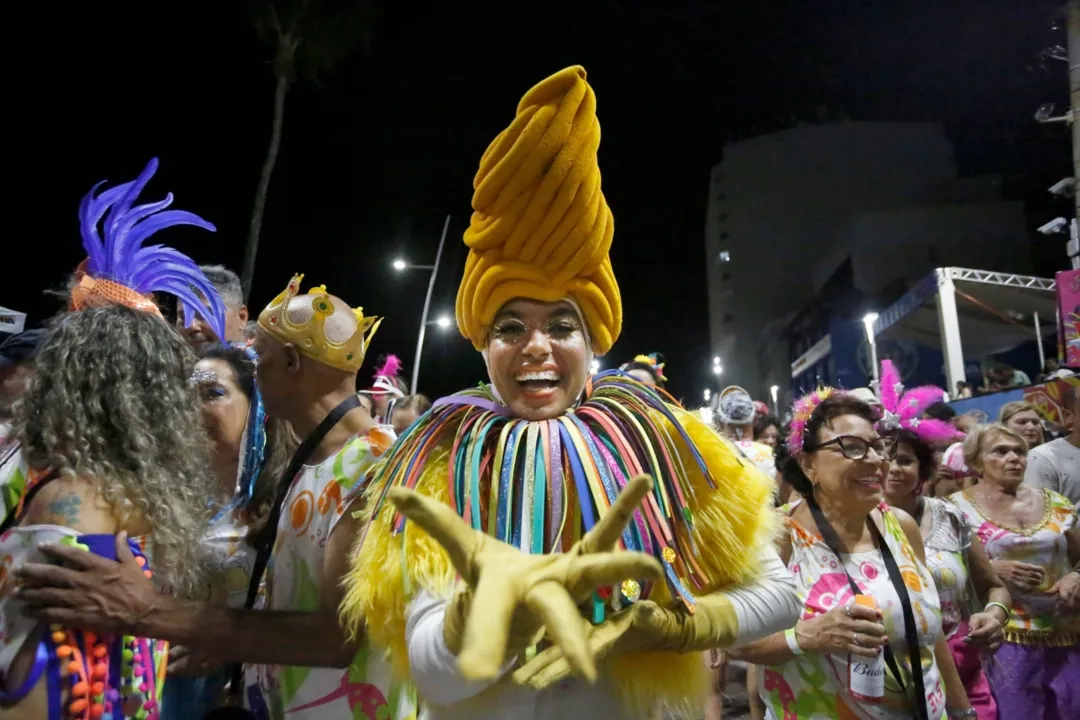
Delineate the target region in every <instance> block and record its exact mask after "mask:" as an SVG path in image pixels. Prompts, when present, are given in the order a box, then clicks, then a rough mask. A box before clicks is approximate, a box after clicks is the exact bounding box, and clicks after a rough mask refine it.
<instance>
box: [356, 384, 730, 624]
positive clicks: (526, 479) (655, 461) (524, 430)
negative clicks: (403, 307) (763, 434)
mask: <svg viewBox="0 0 1080 720" xmlns="http://www.w3.org/2000/svg"><path fill="white" fill-rule="evenodd" d="M662 392H663V391H659V392H658V391H657V390H656V389H655V388H651V387H649V386H646V385H643V384H641V383H639V382H636V381H635V380H633V379H632V378H630V377H629V376H627V375H625V374H624V373H622V372H619V371H615V370H609V371H606V372H603V373H600V374H598V375H595V376H593V377H592V378H591V379H590V381H589V382H588V384H587V386H586V390H585V396H584V399H583V401H582V402H581V403H580V404H579V405H578V406H577V407H575V408H572V409H571V410H569V411H568V412H567V413H566V414H565V415H563V416H561V417H558V418H555V419H553V420H546V421H536V422H531V421H527V420H521V419H517V418H513V417H510V412H509V410H508V409H507V408H506V407H505V406H504V405H502V404H501V403H500V402H499V401H498V399H497V398H496V397H495V395H494V393H493V391H492V389H491V388H490V386H487V385H482V386H480V387H479V388H477V389H473V390H466V391H464V392H461V393H458V394H456V395H451V396H449V397H446V398H442V399H440V400H438V401H437V402H436V403H435V405H434V407H433V408H432V409H431V411H429V412H428V413H427V414H426V415H425V416H424V417H422V418H420V419H419V420H417V421H416V422H415V423H413V425H412V426H411V427H410V428H409V429H408V430H407V431H406V432H405V434H403V435H402V436H401V438H399V440H398V443H397V447H396V448H395V449H394V451H393V452H392V453H391V456H390V457H388V458H387V461H386V462H385V463H384V464H383V465H381V466H380V467H379V468H378V469H377V470H376V472H377V473H378V475H377V477H376V478H375V479H374V480H375V483H376V484H377V485H382V487H383V490H382V494H381V495H380V497H378V498H377V499H376V503H375V508H374V511H375V512H376V513H378V512H379V510H380V509H381V507H382V504H383V503H384V502H385V500H386V492H387V491H388V490H389V489H390V488H392V487H406V488H410V489H414V488H415V487H416V485H417V483H418V482H419V480H420V477H421V475H422V473H423V469H424V463H425V461H426V459H427V458H428V457H429V456H430V452H431V450H432V449H433V448H435V447H436V446H437V445H440V444H443V443H447V442H448V441H449V445H450V462H449V472H448V477H447V483H448V485H449V497H450V501H451V505H452V506H453V507H454V509H455V510H456V511H457V512H458V513H459V514H460V515H461V517H462V518H464V519H465V521H466V522H468V523H469V524H470V525H472V527H473V528H475V529H476V530H479V531H482V532H484V533H487V534H489V535H491V536H493V537H495V538H498V539H499V540H501V541H503V542H506V543H509V544H510V545H513V546H514V547H516V548H518V549H520V550H521V551H522V552H525V553H530V554H542V553H550V552H559V551H561V550H563V549H565V548H568V547H570V546H571V545H572V544H573V543H574V542H576V541H577V540H579V539H580V538H581V536H582V535H583V534H584V533H586V532H588V531H589V530H591V529H592V528H593V526H594V525H595V524H596V522H597V521H598V520H599V518H600V517H602V516H603V515H604V514H605V513H607V512H608V510H609V509H610V508H611V505H612V503H614V502H615V498H616V497H617V496H618V494H619V492H620V491H621V490H622V488H623V487H624V486H625V485H626V483H627V482H628V480H629V479H630V478H632V477H634V476H635V475H637V474H639V473H647V474H649V475H651V476H652V477H653V478H654V479H655V480H656V484H655V485H654V488H653V491H652V492H651V493H650V494H649V495H648V496H647V497H646V499H645V501H644V502H643V503H642V506H641V508H640V509H639V510H638V511H637V512H635V513H634V517H633V519H632V521H631V523H630V525H629V526H628V527H627V528H626V530H625V531H624V532H623V534H622V538H621V542H620V546H621V547H623V548H625V549H626V550H632V551H637V552H644V553H648V554H650V555H652V556H654V557H656V558H657V559H658V560H659V561H660V562H661V564H662V565H663V568H664V573H665V576H666V579H667V583H668V586H669V588H670V590H671V592H672V595H673V596H674V597H678V598H680V599H681V600H682V601H683V602H684V603H685V604H686V606H687V607H688V608H689V609H691V610H692V609H693V606H694V599H693V595H692V594H691V593H690V590H689V587H691V586H693V587H695V588H699V589H700V588H703V587H706V586H708V585H709V578H707V577H706V576H705V573H704V571H703V570H702V569H701V567H700V565H699V564H698V563H697V562H696V561H695V559H694V556H695V554H696V553H695V550H696V549H695V547H694V541H693V528H694V517H693V513H692V512H691V511H690V507H689V503H688V497H689V496H690V495H692V492H693V491H692V489H691V487H690V481H689V477H688V474H687V468H686V467H685V466H684V465H683V463H682V460H681V458H680V453H679V450H680V449H682V450H684V451H685V450H689V452H690V455H691V457H692V458H693V460H694V463H695V464H696V465H697V466H698V469H699V470H700V472H701V473H702V474H703V475H704V477H705V480H706V482H707V483H708V485H709V487H715V483H714V480H713V478H712V475H711V473H710V472H709V468H708V467H706V465H705V462H704V460H703V459H702V457H701V455H700V453H699V452H698V450H697V448H696V447H695V446H694V443H693V442H692V441H691V440H690V437H689V436H688V435H687V433H686V431H685V429H684V428H683V427H682V425H681V424H680V423H679V421H678V419H677V418H676V417H675V414H674V412H673V411H674V406H675V402H674V400H672V399H671V397H670V396H668V395H667V394H666V393H664V394H663V395H661V393H662ZM672 428H673V429H674V432H672ZM387 477H388V481H385V480H386V479H387ZM493 490H494V492H493ZM405 522H406V519H405V517H404V516H402V515H401V514H400V513H395V515H394V531H395V532H396V533H400V532H401V531H402V530H403V529H404V527H405ZM649 589H650V588H649V587H647V586H646V587H644V588H642V587H641V586H640V585H639V584H637V583H636V582H627V583H623V585H622V587H621V588H619V592H618V594H617V596H616V597H615V598H614V599H613V604H614V605H615V606H620V605H625V604H627V603H631V602H635V601H636V600H637V599H638V598H639V597H640V598H647V597H648V595H649Z"/></svg>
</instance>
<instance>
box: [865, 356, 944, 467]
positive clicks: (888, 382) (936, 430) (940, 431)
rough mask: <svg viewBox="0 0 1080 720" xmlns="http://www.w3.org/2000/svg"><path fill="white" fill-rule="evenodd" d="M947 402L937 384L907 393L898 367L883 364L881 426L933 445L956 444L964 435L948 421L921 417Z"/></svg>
mask: <svg viewBox="0 0 1080 720" xmlns="http://www.w3.org/2000/svg"><path fill="white" fill-rule="evenodd" d="M944 399H945V391H944V390H942V389H941V388H939V387H935V386H933V385H923V386H922V387H917V388H914V389H912V390H908V391H907V392H904V384H903V382H901V380H900V372H899V371H898V370H897V369H896V366H895V365H894V364H893V363H892V361H891V360H882V361H881V404H882V405H883V406H884V407H885V417H884V418H882V419H881V421H880V422H879V423H878V426H879V427H881V428H883V429H893V430H895V429H896V428H904V429H905V430H910V431H911V432H913V433H915V435H917V436H918V438H919V439H920V440H922V441H923V442H925V443H927V444H928V445H931V446H938V445H947V444H949V443H952V442H954V441H956V440H958V439H960V438H962V437H964V434H963V433H962V432H960V431H959V430H957V429H956V428H954V427H953V426H952V425H951V424H950V423H947V422H945V421H944V420H935V419H933V418H920V417H919V416H920V415H922V414H923V412H924V411H925V410H926V409H927V408H928V407H930V406H931V405H935V404H937V403H939V402H941V401H942V400H944Z"/></svg>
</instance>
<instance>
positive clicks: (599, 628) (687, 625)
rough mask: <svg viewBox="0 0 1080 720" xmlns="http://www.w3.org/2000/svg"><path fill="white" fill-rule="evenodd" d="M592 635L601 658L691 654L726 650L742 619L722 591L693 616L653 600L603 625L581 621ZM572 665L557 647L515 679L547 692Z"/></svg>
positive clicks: (697, 607) (594, 649)
mask: <svg viewBox="0 0 1080 720" xmlns="http://www.w3.org/2000/svg"><path fill="white" fill-rule="evenodd" d="M580 622H581V623H582V625H583V626H587V627H586V628H585V632H587V633H588V636H589V641H588V648H589V653H590V654H591V655H592V656H593V657H594V658H596V659H597V660H601V659H603V658H604V657H607V656H608V655H612V654H615V653H620V652H635V651H643V650H668V651H671V652H678V653H686V652H694V651H701V650H709V649H713V648H724V647H728V646H730V645H731V644H732V643H733V642H735V637H736V635H737V634H738V632H739V620H738V617H737V616H736V614H735V608H734V607H733V606H732V604H731V602H730V601H729V600H728V599H727V598H726V597H724V596H723V594H722V593H716V594H713V595H707V596H705V597H701V598H697V603H696V605H695V608H694V612H693V614H691V613H690V612H688V611H687V610H686V608H684V607H679V608H677V609H675V610H668V609H667V608H663V607H661V606H659V605H657V604H656V603H654V602H652V601H650V600H642V601H640V602H637V603H634V604H633V605H631V606H630V607H628V608H626V609H625V610H620V611H619V612H617V613H614V614H613V615H611V616H610V617H608V618H607V619H605V620H604V622H602V623H600V624H599V625H592V624H591V623H589V622H588V621H587V620H585V619H584V618H582V619H581V620H580ZM570 672H571V666H570V664H569V663H568V662H567V658H566V656H565V654H564V653H563V652H562V650H561V649H560V648H559V647H558V646H552V647H550V648H548V649H547V650H544V651H543V652H542V653H539V654H538V655H537V656H536V657H534V658H533V659H532V660H530V661H529V662H528V663H526V664H525V665H524V666H523V667H521V668H519V669H518V670H517V671H516V672H514V682H515V683H516V684H518V685H527V686H529V687H531V688H533V689H534V690H543V689H544V688H547V687H550V686H551V685H554V684H555V683H557V682H559V681H561V680H563V679H565V678H566V677H567V676H569V675H570Z"/></svg>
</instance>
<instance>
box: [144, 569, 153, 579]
mask: <svg viewBox="0 0 1080 720" xmlns="http://www.w3.org/2000/svg"><path fill="white" fill-rule="evenodd" d="M142 574H143V575H145V576H146V577H148V578H151V577H154V573H152V572H150V571H149V570H143V573H142Z"/></svg>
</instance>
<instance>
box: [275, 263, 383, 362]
mask: <svg viewBox="0 0 1080 720" xmlns="http://www.w3.org/2000/svg"><path fill="white" fill-rule="evenodd" d="M303 279H304V276H303V275H293V278H292V280H290V281H289V284H288V286H287V287H286V288H285V290H283V291H282V292H281V294H279V295H278V296H277V297H276V298H274V299H273V300H272V301H271V302H270V304H269V305H267V306H266V309H264V310H263V311H262V312H261V313H259V327H261V328H262V329H263V330H265V331H266V332H267V333H269V334H270V335H272V336H273V337H275V338H277V339H278V340H280V341H281V342H284V343H290V344H292V345H294V346H295V347H296V349H297V351H298V352H300V353H301V354H303V355H306V356H307V357H309V358H311V359H312V360H317V361H318V362H321V363H323V364H324V365H329V366H330V367H334V368H337V369H339V370H345V371H346V372H356V371H357V370H359V369H360V365H361V364H362V363H363V362H364V353H365V352H366V351H367V346H368V343H369V342H370V341H371V336H372V335H374V334H375V331H376V330H378V329H379V324H380V323H382V318H376V317H364V310H363V308H350V307H349V306H348V305H346V304H345V303H344V302H342V301H341V300H336V299H335V298H333V297H331V296H330V295H329V294H328V293H327V292H326V286H325V285H319V286H318V287H314V288H311V289H310V290H308V291H307V294H305V295H301V294H300V281H301V280H303ZM295 300H299V301H300V302H294V301H295ZM345 314H348V315H350V316H351V318H344V317H342V316H343V315H345ZM352 318H355V321H354V320H353V319H352Z"/></svg>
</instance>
